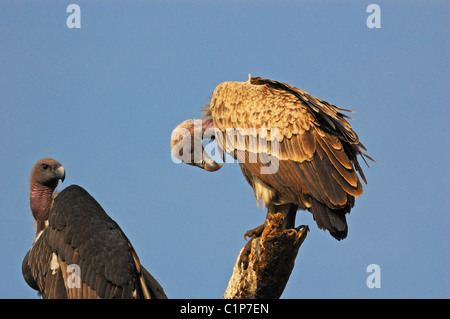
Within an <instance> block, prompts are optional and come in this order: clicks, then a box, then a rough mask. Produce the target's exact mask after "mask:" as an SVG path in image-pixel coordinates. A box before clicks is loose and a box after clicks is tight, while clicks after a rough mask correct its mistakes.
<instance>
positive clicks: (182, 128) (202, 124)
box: [170, 120, 222, 172]
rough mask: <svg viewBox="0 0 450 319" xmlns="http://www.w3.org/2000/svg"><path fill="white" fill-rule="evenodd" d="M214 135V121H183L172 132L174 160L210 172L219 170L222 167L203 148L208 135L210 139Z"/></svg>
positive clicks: (171, 145)
mask: <svg viewBox="0 0 450 319" xmlns="http://www.w3.org/2000/svg"><path fill="white" fill-rule="evenodd" d="M208 132H209V133H208ZM213 133H214V128H213V126H212V121H202V120H186V121H183V122H182V123H181V124H179V125H178V126H177V127H176V128H175V129H174V130H173V131H172V136H171V139H170V148H171V150H172V157H173V159H174V160H176V161H178V162H183V163H185V164H188V165H192V166H197V167H199V168H201V169H204V170H206V171H208V172H214V171H217V170H219V169H220V168H221V167H222V165H219V164H217V163H216V162H215V161H214V160H213V159H212V158H211V157H210V156H209V155H208V154H207V152H206V151H205V147H204V146H203V140H205V139H207V136H208V135H209V138H210V139H213V138H214V135H213Z"/></svg>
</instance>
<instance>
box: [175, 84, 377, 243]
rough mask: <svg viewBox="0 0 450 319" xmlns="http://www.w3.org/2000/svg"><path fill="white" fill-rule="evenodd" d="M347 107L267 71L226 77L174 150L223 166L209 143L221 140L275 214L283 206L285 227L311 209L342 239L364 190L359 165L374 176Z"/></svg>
mask: <svg viewBox="0 0 450 319" xmlns="http://www.w3.org/2000/svg"><path fill="white" fill-rule="evenodd" d="M342 111H347V112H352V111H349V110H345V109H341V108H339V107H337V106H335V105H332V104H330V103H328V102H326V101H323V100H321V99H318V98H316V97H314V96H311V95H309V94H308V93H306V92H305V91H303V90H300V89H298V88H296V87H293V86H291V85H289V84H286V83H282V82H277V81H272V80H267V79H262V78H260V77H250V78H249V80H248V81H247V82H224V83H221V84H219V85H218V86H217V87H216V89H215V90H214V93H213V96H212V98H211V101H210V105H209V106H208V107H206V108H205V109H204V117H203V119H199V120H186V121H184V122H183V123H181V124H180V125H178V126H177V127H176V128H175V129H174V131H173V132H172V138H171V149H172V153H173V155H174V156H175V158H176V159H178V160H181V161H183V162H185V163H187V164H190V165H195V166H198V167H201V168H203V169H206V170H208V171H215V170H218V169H220V168H221V165H219V164H218V163H217V161H214V160H213V159H212V158H211V157H210V156H209V155H208V154H207V152H205V151H204V147H203V144H202V140H203V139H205V138H207V139H210V140H213V139H215V141H216V142H217V146H218V148H219V150H220V152H222V154H221V155H222V160H223V159H224V158H225V159H226V157H224V156H225V154H224V153H223V152H226V153H228V154H230V155H232V156H233V157H234V159H236V160H237V161H238V162H239V164H240V167H241V170H242V173H243V174H244V177H245V179H246V180H247V182H248V183H249V184H250V186H251V187H252V188H253V190H254V192H255V196H256V199H257V203H259V201H260V200H261V201H262V203H263V205H264V206H265V207H267V208H268V213H276V212H279V213H282V214H283V216H284V222H283V226H284V227H285V228H294V222H295V215H296V212H297V210H298V209H302V210H308V211H310V212H311V213H312V214H313V217H314V220H315V221H316V222H317V225H318V227H319V228H321V229H326V230H328V231H329V232H330V234H331V235H332V236H333V237H334V238H336V239H338V240H341V239H344V238H345V237H346V236H347V231H348V226H347V222H346V217H345V215H346V214H347V213H349V212H350V210H351V208H352V207H353V205H354V203H355V197H359V196H360V195H361V194H362V193H363V186H362V184H361V181H360V179H359V178H358V175H357V173H356V172H358V173H359V175H360V176H361V178H362V180H363V181H364V182H365V183H367V181H366V178H365V177H364V174H363V171H362V169H361V167H360V165H359V163H358V159H357V157H358V155H360V156H361V157H362V158H363V159H364V156H366V157H367V158H368V159H370V160H373V159H372V158H371V157H369V156H367V155H366V154H365V153H363V152H362V149H364V150H365V147H364V146H363V145H362V143H361V142H360V141H359V139H358V136H357V135H356V133H355V132H354V131H353V130H352V127H351V126H350V124H349V123H348V122H347V121H346V119H345V118H349V117H348V116H346V115H345V114H343V113H342ZM364 161H365V159H364ZM225 162H226V160H225ZM263 227H264V226H263V225H261V226H260V227H257V228H255V229H254V230H252V231H249V232H247V233H246V236H252V235H258V234H260V233H261V232H262V230H263Z"/></svg>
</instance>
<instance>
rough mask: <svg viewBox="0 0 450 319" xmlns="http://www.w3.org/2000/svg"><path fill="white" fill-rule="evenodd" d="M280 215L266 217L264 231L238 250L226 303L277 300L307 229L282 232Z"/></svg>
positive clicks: (226, 292) (302, 227)
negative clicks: (239, 300) (229, 300)
mask: <svg viewBox="0 0 450 319" xmlns="http://www.w3.org/2000/svg"><path fill="white" fill-rule="evenodd" d="M282 221H283V217H282V214H280V213H276V214H268V217H267V219H266V221H265V225H264V230H263V232H262V234H261V236H259V237H252V238H251V239H250V240H249V241H248V243H247V244H246V245H245V247H244V248H242V249H241V251H240V253H239V256H238V258H237V261H236V264H235V266H234V269H233V274H232V276H231V279H230V281H229V283H228V287H227V289H226V291H225V294H224V296H223V297H224V298H225V299H267V298H270V299H274V298H280V296H281V294H282V293H283V291H284V288H285V287H286V284H287V282H288V280H289V277H290V275H291V272H292V269H293V268H294V264H295V258H296V257H297V253H298V250H299V248H300V246H301V244H302V243H303V241H304V240H305V238H306V235H307V232H308V230H309V229H308V226H300V227H297V228H295V229H294V228H292V229H284V228H283V227H282V226H281V225H282Z"/></svg>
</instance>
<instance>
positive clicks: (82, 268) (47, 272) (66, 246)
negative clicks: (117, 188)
mask: <svg viewBox="0 0 450 319" xmlns="http://www.w3.org/2000/svg"><path fill="white" fill-rule="evenodd" d="M64 178H65V170H64V168H63V166H62V165H61V164H60V163H58V162H57V161H55V160H53V159H50V158H44V159H42V160H40V161H38V162H37V163H36V164H35V165H34V167H33V169H32V171H31V178H30V206H31V212H32V214H33V217H34V218H35V220H36V223H37V229H36V238H35V240H34V243H33V245H32V247H31V249H30V250H29V251H28V253H27V254H26V256H25V258H24V260H23V263H22V273H23V277H24V279H25V281H26V282H27V284H28V285H29V286H30V287H31V288H33V289H35V290H37V291H38V292H39V294H41V295H42V297H43V298H46V299H54V298H58V299H92V298H133V299H149V298H157V299H158V298H164V299H165V298H167V297H166V295H165V293H164V290H163V288H162V287H161V285H160V284H159V283H158V282H157V281H156V279H155V278H153V277H152V275H150V273H149V272H148V271H147V270H146V269H145V268H144V266H142V265H141V263H140V261H139V258H138V255H137V254H136V251H135V250H134V248H133V246H132V245H131V243H130V241H129V240H128V238H127V236H126V235H125V234H124V232H123V231H122V230H121V229H120V227H119V225H118V224H117V223H116V222H115V221H114V220H112V219H111V218H110V217H109V216H108V215H107V214H106V212H105V211H104V210H103V208H102V207H101V206H100V204H99V203H98V202H97V201H96V200H95V199H94V198H93V197H92V196H91V195H89V193H88V192H87V191H86V190H84V189H83V188H81V187H80V186H77V185H71V186H69V187H67V188H65V189H64V190H63V191H61V192H60V193H57V194H53V193H54V190H55V188H56V186H57V185H58V181H59V180H61V181H64Z"/></svg>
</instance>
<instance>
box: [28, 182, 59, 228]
mask: <svg viewBox="0 0 450 319" xmlns="http://www.w3.org/2000/svg"><path fill="white" fill-rule="evenodd" d="M54 189H55V188H51V187H48V186H43V185H41V184H38V183H31V186H30V208H31V213H32V214H33V217H34V219H35V220H36V222H37V227H36V235H37V234H39V233H40V232H41V231H43V230H44V229H45V227H46V225H45V222H46V221H47V220H48V215H49V212H50V208H51V205H52V196H53V191H54Z"/></svg>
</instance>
